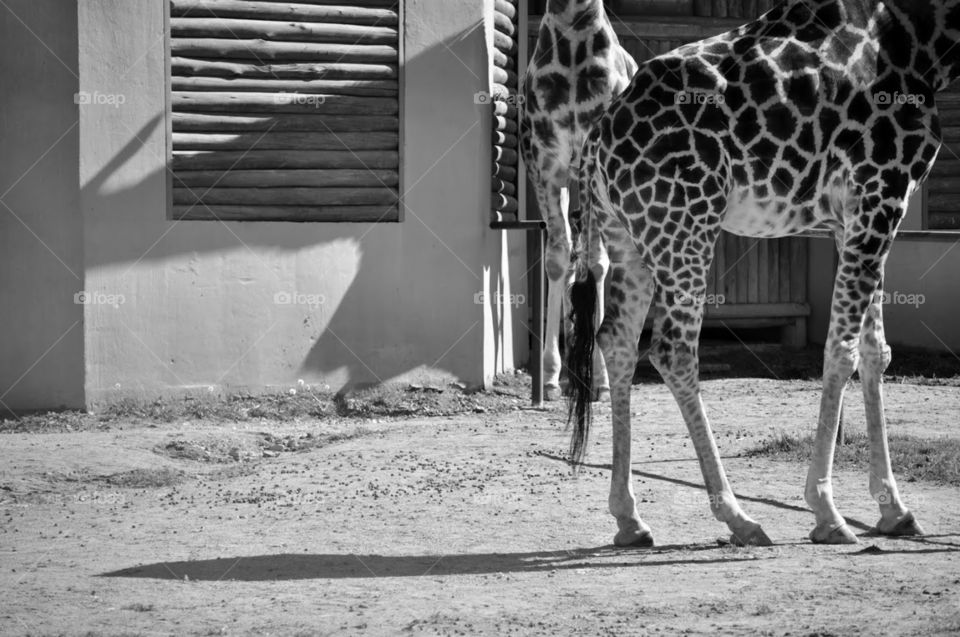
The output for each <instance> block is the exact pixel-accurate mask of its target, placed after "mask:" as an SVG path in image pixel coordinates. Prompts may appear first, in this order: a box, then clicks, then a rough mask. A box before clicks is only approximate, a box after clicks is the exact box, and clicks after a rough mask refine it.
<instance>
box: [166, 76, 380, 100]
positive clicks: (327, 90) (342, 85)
mask: <svg viewBox="0 0 960 637" xmlns="http://www.w3.org/2000/svg"><path fill="white" fill-rule="evenodd" d="M170 88H171V89H172V90H174V91H224V92H233V91H237V92H241V91H256V92H259V93H322V94H327V95H354V96H357V97H397V95H398V94H399V89H398V86H397V81H396V80H356V81H354V80H302V81H301V80H262V79H249V80H248V79H236V80H235V79H231V78H225V77H177V76H175V77H173V78H171V81H170Z"/></svg>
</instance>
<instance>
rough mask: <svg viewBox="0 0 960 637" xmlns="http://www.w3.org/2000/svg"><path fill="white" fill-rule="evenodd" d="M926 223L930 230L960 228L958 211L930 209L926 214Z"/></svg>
mask: <svg viewBox="0 0 960 637" xmlns="http://www.w3.org/2000/svg"><path fill="white" fill-rule="evenodd" d="M927 225H928V226H929V229H930V230H960V211H956V210H954V211H950V212H940V211H936V210H930V211H929V213H928V214H927Z"/></svg>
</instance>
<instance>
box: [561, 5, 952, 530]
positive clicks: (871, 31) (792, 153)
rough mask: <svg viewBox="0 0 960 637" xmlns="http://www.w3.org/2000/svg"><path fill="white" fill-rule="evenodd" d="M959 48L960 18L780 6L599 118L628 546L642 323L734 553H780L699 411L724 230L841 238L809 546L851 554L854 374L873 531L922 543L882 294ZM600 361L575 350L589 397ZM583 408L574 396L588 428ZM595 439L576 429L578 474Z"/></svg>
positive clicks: (923, 11)
mask: <svg viewBox="0 0 960 637" xmlns="http://www.w3.org/2000/svg"><path fill="white" fill-rule="evenodd" d="M958 41H960V0H936V1H934V0H787V1H786V2H784V3H783V4H781V5H780V6H778V7H777V8H775V9H773V10H772V11H770V12H769V13H767V14H766V15H765V16H763V17H761V18H760V19H759V20H757V21H755V22H752V23H750V24H747V25H745V26H743V27H741V28H740V29H737V30H736V31H733V32H730V33H727V34H723V35H720V36H717V37H715V38H712V39H709V40H705V41H702V42H698V43H694V44H690V45H687V46H684V47H681V48H679V49H677V50H675V51H673V52H671V53H668V54H665V55H662V56H660V57H657V58H654V59H653V60H650V61H648V62H647V63H645V64H643V65H641V67H640V70H639V72H638V73H637V75H636V76H635V77H634V79H633V81H632V82H631V84H630V86H629V87H628V88H627V89H626V91H625V92H624V93H623V94H622V95H621V96H620V97H619V98H617V99H616V100H614V102H613V104H612V105H611V107H610V108H609V109H608V110H607V112H606V113H605V114H604V116H603V117H602V118H601V119H600V120H599V122H598V125H597V126H596V128H595V129H594V130H593V131H592V133H591V135H590V138H589V140H588V142H587V145H586V146H585V148H584V169H583V171H582V173H581V189H582V195H581V198H582V200H581V205H582V206H583V208H584V215H585V219H586V221H585V223H584V227H585V228H586V231H587V232H588V233H593V232H596V233H598V234H599V235H601V237H602V239H603V241H604V242H605V243H606V246H607V248H608V251H609V254H610V259H611V260H612V261H613V262H614V264H615V265H614V276H613V277H612V282H611V291H610V294H609V297H608V302H607V305H606V319H605V320H604V321H603V323H602V325H601V327H600V330H599V333H598V336H597V342H598V343H599V345H600V347H601V349H602V351H603V354H604V357H605V359H606V363H607V368H608V372H609V375H610V388H611V394H612V401H613V426H614V458H613V474H612V484H611V493H610V509H611V513H613V514H614V516H616V518H617V521H618V525H619V527H620V532H619V533H618V535H617V537H616V542H617V543H618V544H641V545H642V544H649V543H650V542H652V538H651V535H650V530H649V528H648V527H647V526H646V525H645V524H644V523H643V522H642V521H641V520H640V517H639V515H638V513H637V510H636V500H635V498H634V495H633V488H632V485H631V483H630V393H629V392H630V378H631V375H632V373H633V368H634V365H635V364H636V359H637V350H636V342H637V338H638V336H639V334H640V330H641V328H642V325H643V321H644V318H645V317H646V315H647V313H648V311H649V312H650V315H651V317H652V320H653V338H652V344H651V360H652V362H653V364H654V366H655V367H656V368H657V369H658V370H659V371H660V373H661V375H662V376H663V378H664V380H665V382H666V383H667V385H668V386H669V388H670V390H671V392H672V393H673V394H674V396H675V398H676V400H677V403H678V405H679V406H680V411H681V413H682V414H683V417H684V420H685V421H686V423H687V426H688V429H689V431H690V434H691V437H692V439H693V442H694V446H695V448H696V451H697V455H698V457H699V459H700V464H701V469H702V470H703V474H704V479H705V482H706V486H707V491H708V493H709V498H710V505H711V509H712V510H713V512H714V515H715V516H716V517H717V518H718V519H719V520H722V521H724V522H726V523H727V524H728V526H729V528H730V529H731V530H732V531H733V534H734V537H735V539H736V540H738V541H740V542H743V543H758V544H765V543H769V539H768V538H767V536H766V535H765V534H764V533H763V531H762V529H761V528H760V526H759V525H758V524H756V523H755V522H754V521H753V520H751V519H750V518H749V517H747V516H746V514H744V512H743V511H742V509H741V508H740V506H739V504H738V503H737V500H736V498H735V497H734V495H733V492H732V490H731V489H730V485H729V483H728V482H727V479H726V476H725V475H724V471H723V467H722V465H721V462H720V457H719V454H718V452H717V447H716V444H715V442H714V440H713V435H712V433H711V431H710V426H709V423H708V421H707V418H706V414H705V413H704V409H703V404H702V401H701V399H700V391H699V384H698V363H697V342H698V338H699V333H700V326H701V323H702V319H703V307H702V306H703V303H702V299H703V298H704V292H705V290H706V285H707V282H706V277H707V272H708V270H709V268H710V264H711V261H712V259H713V251H714V244H715V241H716V239H717V235H718V233H719V231H720V229H721V228H724V229H726V230H728V231H731V232H734V233H737V234H741V235H746V236H751V237H780V236H787V235H791V234H796V233H798V232H801V231H803V230H806V229H810V228H814V227H818V226H826V227H828V228H830V229H831V230H832V231H833V233H834V235H835V237H836V241H837V246H838V249H839V251H840V261H839V264H840V265H839V268H838V272H837V278H836V284H835V290H834V294H833V302H832V306H831V307H832V313H831V322H830V329H829V333H828V335H827V340H826V347H825V356H824V379H823V385H824V389H823V397H822V401H821V408H820V418H819V425H818V429H817V437H816V444H815V451H814V455H813V458H812V461H811V465H810V470H809V473H808V477H807V484H806V489H805V497H806V501H807V503H808V504H809V505H810V507H811V508H812V509H813V511H814V514H815V516H816V521H817V525H816V528H815V529H814V530H813V532H812V533H811V539H812V540H814V541H815V542H830V543H845V542H854V541H856V537H855V536H854V535H853V534H852V533H851V532H850V530H849V528H848V527H847V526H846V525H845V522H844V520H843V517H842V516H841V515H840V513H839V512H838V511H837V509H836V507H835V506H834V504H833V497H832V484H831V466H832V462H833V452H834V444H835V440H836V432H837V426H838V421H839V410H840V404H841V401H842V397H843V390H844V387H845V384H846V381H847V379H848V378H849V377H850V375H851V374H852V373H853V371H854V370H855V369H858V368H859V371H860V378H861V381H862V384H863V391H864V401H865V405H866V412H867V425H868V432H869V438H870V443H871V471H870V493H871V495H873V497H874V498H875V499H876V500H877V502H878V503H879V505H880V511H881V519H880V521H879V522H878V524H877V530H878V532H880V533H884V534H891V535H904V534H915V533H920V532H921V531H920V528H919V526H918V525H917V523H916V522H915V520H914V518H913V516H912V514H911V513H910V512H909V511H908V509H907V508H906V507H905V506H904V505H903V503H902V501H901V499H900V496H899V493H898V491H897V486H896V481H895V479H894V477H893V473H892V471H891V468H890V458H889V451H888V448H887V439H886V425H885V421H884V415H883V403H882V390H881V380H882V374H883V370H884V369H885V368H886V366H887V364H888V363H889V361H890V348H889V347H888V346H887V344H886V341H885V338H884V333H883V319H882V295H881V294H878V292H880V291H881V290H882V277H883V266H884V263H885V261H886V256H887V254H888V252H889V249H890V246H891V243H892V240H893V238H894V236H895V234H896V230H897V228H898V226H899V224H900V221H901V220H902V218H903V215H904V214H905V212H906V209H907V205H908V199H909V197H910V195H911V194H912V193H913V192H915V191H916V189H917V188H918V186H919V185H920V184H921V183H922V181H923V180H924V179H925V178H926V176H927V174H928V173H929V171H930V168H931V167H932V165H933V161H934V159H935V158H936V155H937V152H938V150H939V146H940V141H939V124H938V120H937V113H936V103H935V101H934V94H935V93H936V91H938V90H940V89H942V88H944V87H945V86H946V85H947V84H948V83H949V82H950V81H952V80H953V79H954V78H955V77H956V76H957V75H958V74H960V65H958V64H960V46H954V45H955V44H957V43H958ZM678 96H679V97H678ZM584 258H585V259H588V260H589V258H590V257H589V255H584ZM616 264H620V267H619V268H618V266H617V265H616ZM578 278H579V281H578V283H577V284H576V288H578V289H577V290H575V296H576V297H578V298H582V299H583V301H582V303H579V304H578V303H577V302H576V301H575V307H574V313H575V314H576V320H577V322H578V324H579V325H582V326H585V327H589V322H590V317H591V316H592V314H591V313H590V309H589V308H590V305H591V299H590V297H589V295H587V296H586V297H583V290H584V289H586V288H589V287H590V286H591V285H592V284H593V281H592V280H591V279H592V274H591V273H590V270H589V268H581V269H580V271H579V276H578ZM690 299H694V300H699V301H694V302H690ZM578 305H579V307H578ZM589 349H590V343H589V342H588V341H587V340H582V339H578V342H577V343H576V345H575V347H574V351H573V352H572V358H571V360H570V365H571V368H572V369H574V370H575V372H576V373H575V374H573V376H575V377H586V378H587V380H589V378H588V377H589V374H590V372H591V370H590V366H589V365H586V364H585V362H584V359H585V356H589ZM587 392H588V384H581V385H579V386H578V388H577V393H578V396H577V398H576V400H577V401H578V402H579V407H580V413H581V414H583V412H584V410H588V409H589V405H585V404H584V402H585V396H586V393H587ZM588 424H589V414H588V413H587V414H586V415H581V417H580V418H579V419H578V422H577V428H576V430H575V438H574V452H575V456H578V457H579V456H580V455H581V454H582V449H583V447H582V445H583V441H584V440H585V437H586V433H587V432H586V428H587V426H588Z"/></svg>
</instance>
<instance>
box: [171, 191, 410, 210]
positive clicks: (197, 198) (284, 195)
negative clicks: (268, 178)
mask: <svg viewBox="0 0 960 637" xmlns="http://www.w3.org/2000/svg"><path fill="white" fill-rule="evenodd" d="M397 198H398V194H397V191H396V190H394V189H392V188H210V189H207V190H205V189H203V188H197V189H196V190H191V189H188V188H174V189H173V203H174V205H178V206H182V205H186V206H192V205H195V204H198V203H204V204H208V205H216V204H233V205H249V206H372V205H381V204H383V205H389V204H393V203H395V202H396V201H397Z"/></svg>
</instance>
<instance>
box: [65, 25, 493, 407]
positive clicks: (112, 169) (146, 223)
mask: <svg viewBox="0 0 960 637" xmlns="http://www.w3.org/2000/svg"><path fill="white" fill-rule="evenodd" d="M480 31H481V34H480V35H482V29H481V30H480ZM474 35H475V34H474ZM471 37H473V36H471ZM461 45H462V46H469V47H475V46H476V43H475V42H470V43H468V44H467V43H466V41H462V39H460V40H454V41H452V42H450V43H449V45H447V48H452V49H456V48H457V47H458V46H461ZM441 46H443V45H437V49H440V47H441ZM417 64H418V62H417V60H416V59H413V60H410V63H409V64H408V74H414V73H417V74H419V75H420V76H424V75H429V70H428V69H424V68H419V70H418V67H417ZM436 84H437V86H436V95H435V96H434V98H433V99H432V101H431V99H428V98H424V103H425V104H427V106H426V107H425V109H423V110H416V111H413V112H412V113H411V115H410V117H412V118H414V120H413V121H412V122H407V123H406V128H407V130H408V131H409V130H410V128H411V127H413V128H417V127H422V128H424V129H427V130H429V129H433V130H435V131H436V132H435V133H434V135H435V137H437V139H436V140H434V142H433V146H427V147H428V148H433V147H436V148H437V149H438V150H437V152H436V153H433V154H431V153H429V152H428V153H423V152H422V151H423V149H424V143H423V142H418V145H417V147H416V151H417V153H418V155H417V156H409V157H407V158H405V168H406V170H407V171H408V172H407V177H406V180H405V181H406V184H407V185H408V188H409V189H410V191H411V192H410V193H409V199H408V202H409V203H410V204H411V205H410V208H408V209H407V211H406V213H405V214H406V219H405V221H404V222H403V223H400V224H396V223H384V224H351V223H284V222H244V223H241V222H217V221H168V220H167V218H166V210H165V209H164V202H165V201H166V196H167V193H166V178H167V174H166V172H165V170H162V169H160V170H158V169H157V166H158V165H160V164H161V161H162V157H163V148H164V142H163V116H162V115H157V116H154V117H152V118H151V119H150V120H149V121H148V122H147V123H146V124H145V125H143V126H142V127H141V128H140V130H138V131H136V132H134V131H133V130H130V131H129V134H130V140H129V141H128V142H127V143H126V144H125V145H124V146H123V147H122V148H121V149H120V150H119V151H118V152H116V154H115V155H114V156H113V157H112V158H111V159H110V160H109V161H108V162H107V163H106V165H105V166H104V167H103V169H102V170H100V171H99V172H98V173H97V174H96V175H95V176H94V177H93V178H91V179H90V180H89V181H88V182H87V183H86V184H84V185H83V188H82V195H81V201H82V202H83V208H84V215H85V218H86V228H87V232H86V255H87V256H86V259H87V262H86V266H87V272H88V280H89V279H90V273H92V272H99V274H96V275H95V276H94V277H93V283H94V285H97V284H103V285H105V286H107V287H110V286H117V287H119V288H121V289H123V290H130V291H131V293H135V294H136V295H137V301H138V304H139V305H140V306H141V307H140V308H136V307H134V308H132V309H130V308H121V310H120V311H121V312H133V314H127V315H121V320H122V321H123V322H124V326H125V327H128V328H130V329H131V331H133V332H134V334H133V335H132V336H131V335H129V334H127V335H126V336H124V338H126V337H129V338H131V339H132V338H133V337H137V340H141V339H142V341H141V343H142V344H150V346H153V345H154V344H156V347H155V348H154V349H157V350H158V354H156V355H154V356H153V357H152V358H153V359H156V364H157V365H163V366H164V367H166V368H167V369H166V370H164V371H163V372H162V373H160V374H157V375H156V378H157V379H159V380H157V382H158V383H159V384H161V385H162V386H161V389H163V387H169V386H171V385H180V386H183V385H188V386H189V385H201V386H202V385H207V384H220V385H222V386H226V387H231V388H251V387H252V388H257V387H259V388H261V389H265V388H268V387H270V386H283V385H286V386H289V384H291V383H293V382H295V381H296V379H298V378H304V379H308V382H320V381H324V382H329V383H330V385H331V386H333V387H334V388H339V386H357V385H366V384H377V383H380V382H384V381H388V380H391V379H395V378H397V377H400V376H404V375H408V374H410V373H411V372H413V373H417V374H419V373H420V372H423V373H428V370H433V372H432V373H439V374H443V375H449V376H455V377H458V378H462V379H465V380H468V381H472V382H475V381H480V380H482V379H481V378H480V377H479V376H480V374H481V369H482V366H481V364H480V362H479V360H478V359H479V356H480V353H479V352H477V351H476V348H477V347H482V346H483V345H482V344H483V337H482V330H483V327H484V326H483V320H482V312H481V308H478V307H477V306H476V305H475V295H476V293H477V292H479V291H480V290H482V289H483V278H484V277H485V276H492V277H493V279H494V280H497V279H498V277H502V276H504V274H503V272H501V267H500V260H501V254H500V242H499V240H496V241H493V240H492V237H491V235H489V234H486V233H490V232H491V231H490V230H488V229H486V228H487V224H488V222H489V217H488V214H489V213H488V212H487V210H486V209H485V207H484V209H483V214H482V215H478V214H477V210H478V209H479V208H480V207H479V206H477V205H475V203H473V202H471V203H470V204H469V205H465V206H463V207H462V208H460V209H457V208H455V207H451V205H450V202H456V201H464V194H463V193H467V197H472V196H473V188H474V187H480V186H482V187H483V189H484V190H487V189H488V184H489V164H488V163H487V162H477V161H476V156H477V155H476V153H477V152H483V153H486V154H489V144H487V145H486V146H485V147H483V148H471V149H469V152H464V150H465V149H464V148H463V147H460V148H457V146H458V145H459V144H463V143H474V144H476V138H477V136H476V135H473V136H470V135H468V136H467V137H466V139H467V140H468V141H467V142H464V141H462V139H461V140H458V139H457V138H458V136H461V134H462V133H463V132H464V130H463V129H466V127H464V126H462V125H461V123H462V122H463V120H464V117H465V114H466V115H467V116H469V117H471V118H472V119H475V120H479V118H481V117H484V116H489V114H488V112H487V110H486V109H485V107H484V106H482V105H477V104H475V103H474V100H473V95H472V94H471V95H465V96H464V98H463V104H462V105H460V103H459V102H455V101H452V100H451V98H450V96H449V95H445V92H444V91H446V92H449V88H446V87H444V86H442V84H443V83H442V82H436ZM408 101H409V100H408ZM431 104H432V107H431V106H430V105H431ZM457 111H459V112H457ZM408 112H410V111H408ZM121 130H122V129H121ZM453 131H455V133H454V132H453ZM123 132H128V131H123ZM448 132H449V133H450V134H449V135H447V133H448ZM474 133H476V131H474ZM247 137H250V138H251V143H253V142H255V141H256V140H257V139H258V138H259V137H260V133H256V134H250V135H247ZM447 137H450V139H447ZM485 139H486V138H485ZM469 140H472V142H471V141H469ZM454 151H458V152H454ZM443 152H447V153H448V154H446V155H443V154H442V153H443ZM411 155H413V153H411ZM421 155H422V156H421ZM411 167H412V168H411ZM141 168H143V169H142V170H140V169H141ZM138 170H139V172H138ZM129 175H139V178H138V179H130V178H128V176H129ZM421 176H422V177H421ZM471 176H472V177H471ZM427 177H429V178H427ZM421 178H422V179H423V181H420V180H421ZM467 180H471V181H472V182H473V185H472V186H466V185H465V183H468V182H467ZM194 190H197V189H196V188H195V189H194ZM418 208H419V210H418ZM480 239H482V240H480ZM483 264H489V267H488V268H487V270H486V271H484V265H483ZM107 291H109V290H107ZM292 293H296V294H298V295H313V296H314V298H315V299H322V302H318V303H316V304H314V305H309V304H307V306H301V305H296V304H293V305H289V306H286V307H281V305H282V304H280V303H278V302H277V295H278V294H287V295H289V294H292ZM241 297H242V298H243V299H245V300H240V298H241ZM258 305H259V306H260V307H257V306H258ZM146 308H150V309H146ZM155 308H165V309H164V310H162V311H158V310H156V309H155ZM158 316H159V317H161V319H160V320H159V321H158V320H157V317H158ZM104 320H106V321H108V322H109V321H111V320H113V319H110V318H109V317H107V318H106V319H104ZM158 322H159V324H157V323H158ZM271 324H273V325H275V327H272V328H270V325H271ZM114 327H116V326H114ZM268 328H270V329H268ZM497 329H498V330H502V329H503V325H502V323H500V324H498V325H497ZM265 330H266V331H269V332H270V334H269V336H267V337H264V338H263V340H262V342H261V341H258V336H260V334H261V332H264V331H265ZM105 331H108V330H105ZM116 331H117V332H118V333H119V334H120V335H121V336H123V331H122V330H116ZM196 332H201V333H203V336H202V339H201V340H205V341H206V342H209V341H218V342H220V343H221V344H223V343H226V342H227V341H230V340H231V339H232V341H233V342H234V343H235V344H234V345H233V346H229V345H225V346H222V347H220V350H218V351H226V350H230V349H231V347H232V349H233V351H237V352H239V354H240V355H242V356H243V361H242V362H240V363H237V360H236V357H231V356H229V355H228V356H224V357H221V359H220V360H216V361H214V362H213V363H212V364H207V363H206V362H205V361H202V360H196V359H195V360H193V361H188V360H186V359H190V358H192V357H202V356H207V355H208V351H209V350H207V349H204V348H200V349H199V350H196V349H195V348H193V347H192V346H191V345H190V344H189V343H190V342H191V339H192V340H194V341H197V340H198V339H199V338H200V337H198V336H197V335H196ZM231 332H232V334H231ZM88 342H93V343H96V342H102V341H97V340H94V341H89V339H88ZM204 344H206V343H204ZM135 347H139V346H137V345H135ZM244 352H246V353H244ZM118 364H122V361H121V362H120V363H118ZM105 366H106V367H109V362H107V363H105ZM111 373H112V372H111ZM117 374H118V375H119V372H117ZM221 374H224V377H223V380H222V381H221V382H220V383H217V382H216V379H217V377H218V376H220V375H221ZM181 379H182V380H181ZM105 382H106V381H105ZM163 383H167V384H166V385H163ZM107 399H108V400H109V398H107Z"/></svg>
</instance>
